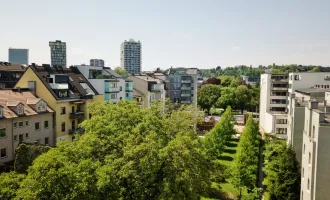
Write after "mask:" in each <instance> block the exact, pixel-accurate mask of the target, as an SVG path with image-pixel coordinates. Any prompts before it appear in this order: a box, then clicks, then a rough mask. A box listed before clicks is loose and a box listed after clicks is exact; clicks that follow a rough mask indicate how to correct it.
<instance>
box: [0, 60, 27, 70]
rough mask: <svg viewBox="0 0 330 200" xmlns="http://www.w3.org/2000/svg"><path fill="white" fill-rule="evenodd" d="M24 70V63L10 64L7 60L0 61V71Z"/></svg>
mask: <svg viewBox="0 0 330 200" xmlns="http://www.w3.org/2000/svg"><path fill="white" fill-rule="evenodd" d="M25 70H26V65H21V64H12V63H9V62H2V61H0V71H20V72H24V71H25Z"/></svg>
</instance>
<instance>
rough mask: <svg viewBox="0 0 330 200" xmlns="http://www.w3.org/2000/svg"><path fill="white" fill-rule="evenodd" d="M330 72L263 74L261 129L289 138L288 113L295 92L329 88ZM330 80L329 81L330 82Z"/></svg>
mask: <svg viewBox="0 0 330 200" xmlns="http://www.w3.org/2000/svg"><path fill="white" fill-rule="evenodd" d="M328 77H330V73H328V72H317V73H314V72H300V73H298V72H294V73H290V74H262V75H261V81H260V109H259V110H260V128H262V129H263V131H264V132H269V133H274V134H276V136H278V137H280V138H284V139H286V138H287V131H288V112H289V111H290V108H291V107H292V102H291V96H292V95H294V93H295V90H297V89H303V88H311V87H320V88H321V87H324V88H325V87H327V88H328V87H329V85H330V78H328ZM328 79H329V80H328Z"/></svg>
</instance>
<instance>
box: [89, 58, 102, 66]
mask: <svg viewBox="0 0 330 200" xmlns="http://www.w3.org/2000/svg"><path fill="white" fill-rule="evenodd" d="M89 63H90V66H93V67H104V60H102V59H90V61H89Z"/></svg>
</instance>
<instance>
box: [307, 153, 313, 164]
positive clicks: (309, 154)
mask: <svg viewBox="0 0 330 200" xmlns="http://www.w3.org/2000/svg"><path fill="white" fill-rule="evenodd" d="M311 157H312V155H311V152H309V153H308V164H309V165H310V164H311V159H312V158H311Z"/></svg>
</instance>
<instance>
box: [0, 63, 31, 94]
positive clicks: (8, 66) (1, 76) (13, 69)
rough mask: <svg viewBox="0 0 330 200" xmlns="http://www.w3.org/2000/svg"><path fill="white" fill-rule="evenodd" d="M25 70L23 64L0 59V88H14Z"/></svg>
mask: <svg viewBox="0 0 330 200" xmlns="http://www.w3.org/2000/svg"><path fill="white" fill-rule="evenodd" d="M25 70H26V66H25V65H21V64H12V63H9V62H1V61H0V88H14V86H15V84H16V83H17V81H18V80H19V79H20V78H21V76H22V75H23V73H24V72H25Z"/></svg>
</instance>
